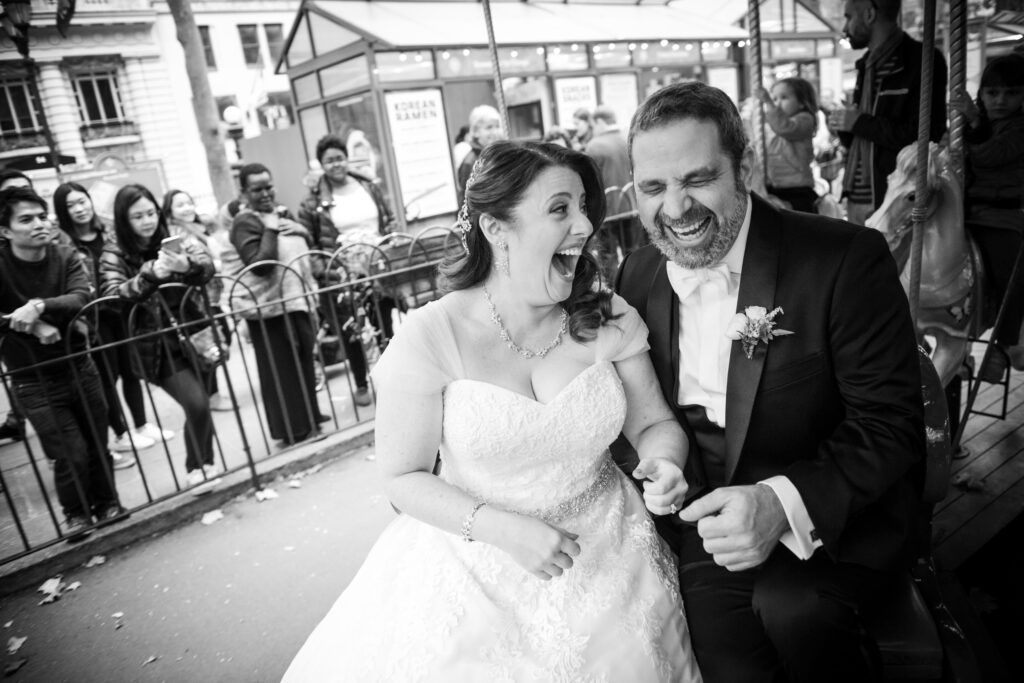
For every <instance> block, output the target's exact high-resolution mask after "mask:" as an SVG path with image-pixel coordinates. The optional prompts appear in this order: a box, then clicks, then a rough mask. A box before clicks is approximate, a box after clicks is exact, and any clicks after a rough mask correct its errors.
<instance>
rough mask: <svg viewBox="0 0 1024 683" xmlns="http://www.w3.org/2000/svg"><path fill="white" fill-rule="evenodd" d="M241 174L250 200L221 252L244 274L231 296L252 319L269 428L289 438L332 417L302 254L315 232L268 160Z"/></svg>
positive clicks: (229, 270)
mask: <svg viewBox="0 0 1024 683" xmlns="http://www.w3.org/2000/svg"><path fill="white" fill-rule="evenodd" d="M238 182H239V185H241V188H242V194H243V195H244V196H245V203H246V208H244V209H241V210H240V211H239V212H238V214H237V215H236V216H235V219H234V222H233V223H232V226H231V245H232V247H233V249H231V250H229V251H228V252H225V253H224V255H223V257H222V258H223V267H224V272H225V273H226V274H228V275H231V276H237V277H238V280H239V281H238V283H237V284H233V285H231V286H230V288H229V293H230V304H231V307H232V308H233V309H234V310H236V311H238V315H240V316H241V317H243V318H245V319H246V321H247V323H248V327H249V334H250V336H251V337H252V346H253V350H254V351H255V354H256V369H257V371H258V373H259V378H260V392H261V394H262V397H263V408H264V410H265V411H266V415H267V426H268V428H269V430H270V435H271V436H272V437H273V438H275V439H280V440H281V441H283V442H284V443H285V445H290V444H293V443H296V442H299V441H302V440H304V439H307V438H309V437H310V436H313V435H314V434H316V433H317V426H318V424H319V423H321V422H326V421H327V420H328V419H329V418H328V417H326V416H324V415H322V414H321V413H320V408H319V406H318V405H317V400H316V377H315V372H314V367H313V353H314V349H315V344H316V334H315V332H314V327H313V318H312V316H311V315H310V302H309V297H307V296H304V295H305V294H308V293H309V292H310V291H312V289H313V277H312V273H311V270H310V259H309V258H308V257H306V258H302V256H303V255H304V254H306V253H307V252H308V251H309V248H310V235H309V231H308V230H307V229H306V228H305V227H303V226H302V225H300V224H299V223H297V222H296V221H295V220H293V219H292V216H291V213H290V212H289V211H288V209H287V208H285V207H283V206H281V207H279V206H278V205H277V204H276V202H275V199H274V182H273V179H272V178H271V176H270V169H268V168H267V167H266V166H264V165H263V164H246V165H245V166H243V167H242V168H241V169H240V170H239V171H238ZM266 261H276V262H277V263H265V262H266ZM253 264H257V265H253ZM250 265H252V266H253V267H252V268H251V269H249V268H248V266H250ZM243 270H244V273H243V272H242V271H243Z"/></svg>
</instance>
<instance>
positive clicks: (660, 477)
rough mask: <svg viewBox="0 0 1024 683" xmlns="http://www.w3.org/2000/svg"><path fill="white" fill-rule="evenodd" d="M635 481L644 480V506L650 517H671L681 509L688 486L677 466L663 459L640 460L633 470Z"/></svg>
mask: <svg viewBox="0 0 1024 683" xmlns="http://www.w3.org/2000/svg"><path fill="white" fill-rule="evenodd" d="M633 477H634V478H635V479H644V480H645V481H644V504H645V505H646V506H647V509H648V510H650V512H651V514H652V515H671V514H675V513H676V512H679V510H680V509H682V507H683V499H684V498H685V497H686V491H687V489H688V488H689V486H688V485H687V483H686V479H684V478H683V471H682V470H681V469H679V465H677V464H676V463H674V462H672V461H671V460H666V459H665V458H647V459H646V460H641V461H640V463H639V464H638V465H637V466H636V469H634V470H633Z"/></svg>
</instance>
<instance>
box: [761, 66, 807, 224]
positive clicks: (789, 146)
mask: <svg viewBox="0 0 1024 683" xmlns="http://www.w3.org/2000/svg"><path fill="white" fill-rule="evenodd" d="M760 96H761V102H762V103H763V104H764V114H765V121H766V122H767V123H768V128H769V130H766V131H765V144H766V147H767V151H768V177H767V178H766V179H765V185H766V189H767V190H768V193H769V194H773V195H775V196H776V197H778V198H779V199H782V200H784V201H787V202H789V204H790V206H792V207H793V209H794V210H795V211H804V212H807V213H817V209H815V206H814V205H815V202H817V201H818V193H817V192H815V191H814V175H813V174H812V173H811V160H812V159H814V144H813V139H814V134H815V133H816V132H817V130H818V97H817V95H815V93H814V86H812V85H811V84H810V83H808V82H807V81H805V80H804V79H802V78H783V79H782V80H781V81H779V82H777V83H776V84H775V85H773V86H772V90H771V93H769V92H768V91H767V90H764V89H763V88H762V89H761V93H760Z"/></svg>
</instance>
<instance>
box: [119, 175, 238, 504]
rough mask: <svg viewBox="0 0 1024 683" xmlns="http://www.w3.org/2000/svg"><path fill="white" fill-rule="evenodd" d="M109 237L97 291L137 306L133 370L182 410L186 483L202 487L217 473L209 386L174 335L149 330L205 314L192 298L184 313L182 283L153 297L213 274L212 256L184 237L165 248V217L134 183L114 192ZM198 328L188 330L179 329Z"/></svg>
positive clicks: (199, 284) (198, 284)
mask: <svg viewBox="0 0 1024 683" xmlns="http://www.w3.org/2000/svg"><path fill="white" fill-rule="evenodd" d="M114 235H115V237H116V238H117V241H116V242H108V243H107V244H106V245H104V247H103V254H102V255H101V256H100V281H101V293H102V294H103V296H119V297H121V298H122V299H125V300H127V301H132V302H135V303H136V310H135V311H134V325H133V327H132V329H131V331H132V332H133V333H134V335H135V336H136V337H141V338H140V339H136V340H135V341H134V342H132V344H133V345H134V349H133V351H134V352H133V353H132V358H131V360H132V370H133V372H135V374H136V375H137V376H139V377H141V378H142V379H145V380H146V381H147V382H149V383H151V384H156V385H157V386H159V387H160V388H161V389H163V390H164V391H166V392H167V393H168V394H169V395H170V397H171V398H173V399H174V400H175V401H177V402H178V405H180V406H181V407H182V409H183V410H184V411H185V453H186V455H185V470H186V473H187V480H186V481H187V483H188V485H189V486H196V485H198V484H202V483H203V482H204V480H207V479H214V478H216V476H217V475H218V474H219V472H220V471H219V469H218V467H217V466H216V465H215V464H214V461H213V418H212V417H211V416H210V401H209V398H208V397H207V394H206V389H205V388H204V387H203V383H202V381H201V380H200V379H199V377H198V376H197V375H196V371H195V368H194V367H193V364H192V362H191V360H190V359H189V354H188V351H187V350H186V349H185V348H183V345H182V342H181V341H180V340H179V335H178V334H177V333H174V332H170V331H168V332H167V334H163V335H151V336H146V335H147V334H148V333H152V332H156V331H159V330H163V329H167V328H170V327H172V326H173V325H174V320H172V318H171V316H172V315H173V316H174V318H175V319H178V321H179V322H182V323H184V322H188V321H192V320H199V319H201V318H203V317H204V315H203V312H202V311H201V310H199V306H198V305H197V304H195V299H194V298H192V297H189V299H188V300H187V301H186V303H185V314H184V315H182V313H181V308H182V301H183V298H184V296H185V290H184V288H179V287H173V288H167V289H165V290H164V291H163V292H161V293H160V294H159V295H157V296H154V295H156V294H157V290H158V289H159V288H160V286H161V285H166V284H182V285H187V286H191V287H202V286H204V285H205V284H206V283H207V282H209V281H210V278H211V277H213V259H212V258H211V257H210V253H209V252H208V251H207V250H206V248H205V246H204V245H203V244H202V243H200V242H199V241H198V240H196V239H194V238H191V237H188V236H185V237H183V238H182V239H181V241H180V244H179V245H178V246H175V247H171V246H170V245H168V246H166V247H164V246H163V245H162V241H163V240H164V239H165V238H167V237H169V233H168V231H167V224H166V223H165V221H164V217H163V214H161V213H160V209H159V207H158V206H157V203H156V198H155V197H153V193H152V192H150V191H149V190H148V189H146V188H145V187H143V186H142V185H138V184H130V185H125V186H124V187H122V188H121V189H120V190H118V192H117V195H116V196H115V197H114ZM161 297H162V299H163V302H161V300H160V299H161ZM179 316H180V318H179ZM198 330H199V328H198V327H190V328H186V329H185V330H184V331H183V334H184V335H190V334H194V333H195V332H197V331H198Z"/></svg>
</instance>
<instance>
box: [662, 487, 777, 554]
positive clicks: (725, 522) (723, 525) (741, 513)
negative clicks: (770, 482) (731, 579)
mask: <svg viewBox="0 0 1024 683" xmlns="http://www.w3.org/2000/svg"><path fill="white" fill-rule="evenodd" d="M679 518H680V519H682V520H683V521H684V522H697V533H699V534H700V537H701V538H703V539H704V549H705V550H706V551H707V552H708V553H710V554H711V555H712V556H713V557H714V559H715V562H716V563H717V564H719V565H721V566H723V567H725V568H726V569H728V570H729V571H743V570H744V569H752V568H754V567H757V566H759V565H761V564H762V563H763V562H764V561H765V560H767V559H768V556H769V555H771V553H772V551H773V550H775V546H776V545H777V544H778V542H779V538H780V537H781V536H782V534H783V533H784V532H785V531H786V529H788V528H789V522H788V521H787V520H786V513H785V511H784V510H783V509H782V503H781V502H780V501H779V498H778V496H776V495H775V492H774V491H773V490H772V489H771V488H769V487H767V486H765V485H763V484H757V485H755V486H726V487H723V488H718V489H715V490H714V491H712V492H711V493H709V494H707V495H706V496H704V497H703V498H700V499H698V500H696V501H694V502H693V503H691V504H690V505H688V506H687V507H686V509H685V510H683V511H682V512H680V513H679Z"/></svg>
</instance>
